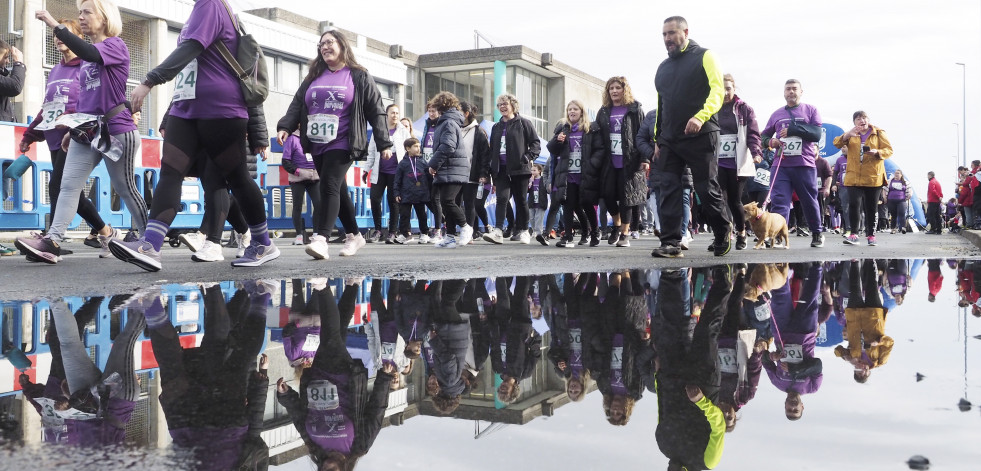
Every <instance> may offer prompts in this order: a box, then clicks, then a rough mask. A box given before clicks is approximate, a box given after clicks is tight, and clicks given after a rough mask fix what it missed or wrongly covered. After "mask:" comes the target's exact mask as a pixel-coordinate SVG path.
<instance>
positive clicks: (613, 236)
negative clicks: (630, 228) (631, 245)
mask: <svg viewBox="0 0 981 471" xmlns="http://www.w3.org/2000/svg"><path fill="white" fill-rule="evenodd" d="M616 229H618V228H616ZM621 237H623V234H620V231H619V230H614V231H610V237H609V238H607V239H606V243H607V244H610V245H616V243H617V242H618V241H619V240H620V238H621Z"/></svg>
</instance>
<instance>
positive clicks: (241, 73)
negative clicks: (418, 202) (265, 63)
mask: <svg viewBox="0 0 981 471" xmlns="http://www.w3.org/2000/svg"><path fill="white" fill-rule="evenodd" d="M218 1H220V2H221V4H222V5H224V6H225V11H227V12H228V17H229V18H231V20H232V27H234V28H235V34H237V35H238V36H239V37H242V31H241V29H240V27H239V23H238V21H237V19H236V18H235V14H234V13H232V8H231V7H229V6H228V2H226V1H225V0H218ZM213 45H214V46H215V49H217V50H218V53H219V54H221V57H222V58H223V59H225V62H227V63H228V66H229V67H231V68H232V72H234V73H235V75H236V76H238V78H239V79H240V80H245V78H247V77H248V76H249V73H248V72H246V71H245V69H243V68H242V66H241V65H240V64H239V63H238V59H236V58H235V56H233V55H232V51H229V50H228V46H225V43H224V42H222V41H221V39H218V40H217V41H215V42H214V43H213Z"/></svg>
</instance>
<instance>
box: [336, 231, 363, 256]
mask: <svg viewBox="0 0 981 471" xmlns="http://www.w3.org/2000/svg"><path fill="white" fill-rule="evenodd" d="M366 243H367V242H365V240H364V236H363V235H361V233H360V232H358V233H357V235H354V234H348V235H347V239H346V240H345V241H344V248H342V249H341V252H340V254H341V256H342V257H350V256H352V255H354V254H356V253H358V250H361V247H364V246H365V244H366Z"/></svg>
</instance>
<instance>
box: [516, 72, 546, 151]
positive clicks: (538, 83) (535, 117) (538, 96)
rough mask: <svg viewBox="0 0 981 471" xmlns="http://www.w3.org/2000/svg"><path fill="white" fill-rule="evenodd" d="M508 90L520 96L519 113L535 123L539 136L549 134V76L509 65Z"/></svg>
mask: <svg viewBox="0 0 981 471" xmlns="http://www.w3.org/2000/svg"><path fill="white" fill-rule="evenodd" d="M507 84H508V86H507V90H508V93H511V94H513V95H514V96H515V97H517V98H518V104H519V106H520V107H521V109H520V110H518V111H519V113H521V115H522V116H524V117H525V118H528V119H529V120H530V121H531V122H532V123H534V124H535V131H537V132H538V135H539V136H547V135H548V134H547V133H548V131H549V130H548V78H546V77H544V76H541V75H538V74H536V73H534V72H531V71H528V70H525V69H522V68H520V67H515V66H509V67H508V71H507Z"/></svg>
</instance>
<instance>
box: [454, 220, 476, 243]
mask: <svg viewBox="0 0 981 471" xmlns="http://www.w3.org/2000/svg"><path fill="white" fill-rule="evenodd" d="M470 242H473V226H471V225H470V224H467V225H466V226H463V227H461V228H460V234H459V237H457V240H456V243H457V245H468V244H470Z"/></svg>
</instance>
